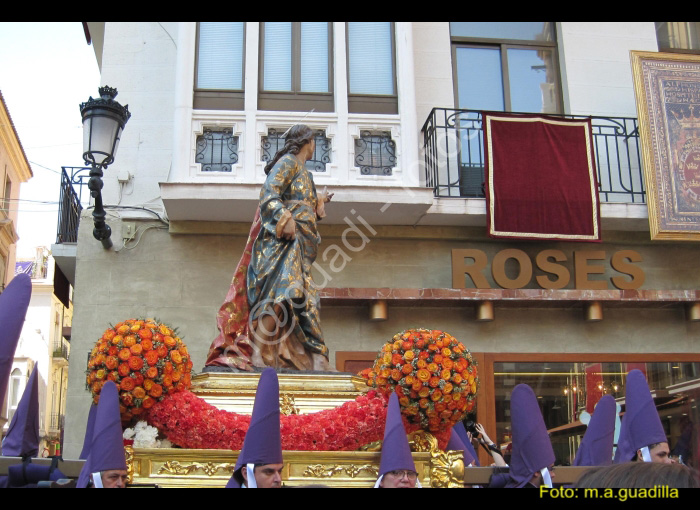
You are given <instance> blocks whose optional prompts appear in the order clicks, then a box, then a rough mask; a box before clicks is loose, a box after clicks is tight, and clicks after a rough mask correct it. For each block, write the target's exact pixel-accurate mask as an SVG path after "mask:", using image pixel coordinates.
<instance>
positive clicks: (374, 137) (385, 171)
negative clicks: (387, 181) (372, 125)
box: [355, 131, 396, 175]
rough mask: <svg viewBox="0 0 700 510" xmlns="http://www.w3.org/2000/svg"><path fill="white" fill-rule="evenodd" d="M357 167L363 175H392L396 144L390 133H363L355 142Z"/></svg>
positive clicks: (394, 164)
mask: <svg viewBox="0 0 700 510" xmlns="http://www.w3.org/2000/svg"><path fill="white" fill-rule="evenodd" d="M355 166H356V167H359V169H360V173H361V174H362V175H391V174H392V169H393V168H394V167H395V166H396V143H394V140H392V139H391V133H390V132H388V131H362V132H361V133H360V137H359V138H357V139H356V140H355Z"/></svg>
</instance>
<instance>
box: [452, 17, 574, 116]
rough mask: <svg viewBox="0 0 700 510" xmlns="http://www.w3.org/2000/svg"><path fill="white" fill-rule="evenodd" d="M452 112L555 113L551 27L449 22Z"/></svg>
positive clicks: (556, 90)
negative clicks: (452, 75)
mask: <svg viewBox="0 0 700 510" xmlns="http://www.w3.org/2000/svg"><path fill="white" fill-rule="evenodd" d="M450 34H451V38H452V62H453V67H454V76H455V103H456V105H457V108H460V109H470V110H492V111H511V112H532V113H560V111H561V93H560V86H559V70H558V65H557V55H556V37H555V30H554V26H553V24H552V23H550V22H451V23H450Z"/></svg>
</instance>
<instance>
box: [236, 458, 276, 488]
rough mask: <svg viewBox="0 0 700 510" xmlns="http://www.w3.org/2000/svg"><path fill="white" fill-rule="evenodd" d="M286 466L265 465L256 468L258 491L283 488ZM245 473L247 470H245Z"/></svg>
mask: <svg viewBox="0 0 700 510" xmlns="http://www.w3.org/2000/svg"><path fill="white" fill-rule="evenodd" d="M282 468H284V464H264V465H262V466H258V467H256V468H255V470H254V473H255V484H256V485H257V486H258V489H279V488H281V487H282ZM244 471H245V470H244Z"/></svg>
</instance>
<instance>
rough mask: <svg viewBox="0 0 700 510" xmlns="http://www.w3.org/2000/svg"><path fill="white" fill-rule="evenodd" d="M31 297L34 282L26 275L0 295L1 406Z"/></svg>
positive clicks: (13, 279)
mask: <svg viewBox="0 0 700 510" xmlns="http://www.w3.org/2000/svg"><path fill="white" fill-rule="evenodd" d="M31 297H32V280H31V278H29V276H27V275H26V274H18V275H16V276H15V277H14V278H12V281H11V282H10V283H9V284H8V285H7V287H6V288H5V290H4V291H3V293H2V294H0V404H1V403H2V402H4V401H5V394H6V393H7V383H8V381H9V379H10V371H11V370H12V361H13V360H14V357H15V350H16V349H17V342H19V337H20V334H21V333H22V326H23V325H24V318H25V317H26V315H27V308H28V307H29V300H30V298H31Z"/></svg>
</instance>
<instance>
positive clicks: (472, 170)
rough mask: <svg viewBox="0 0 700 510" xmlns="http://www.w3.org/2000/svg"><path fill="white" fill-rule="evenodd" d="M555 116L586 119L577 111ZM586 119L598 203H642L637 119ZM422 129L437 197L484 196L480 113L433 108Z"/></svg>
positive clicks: (429, 180)
mask: <svg viewBox="0 0 700 510" xmlns="http://www.w3.org/2000/svg"><path fill="white" fill-rule="evenodd" d="M553 116H554V115H553ZM557 117H562V118H567V119H581V118H588V117H585V116H580V115H557ZM590 118H591V120H592V127H593V145H594V149H595V156H596V167H597V170H598V188H599V192H600V200H601V202H622V203H644V202H645V190H644V181H643V177H642V162H641V153H640V146H639V143H640V142H639V129H638V127H637V119H636V118H631V117H614V118H611V117H590ZM422 131H423V142H424V149H425V184H426V186H427V187H429V188H433V190H434V192H435V196H436V197H474V198H483V197H484V196H485V195H484V132H483V127H482V122H481V112H480V111H473V110H455V109H448V108H433V109H432V111H431V112H430V115H429V116H428V119H427V120H426V121H425V124H424V125H423V129H422Z"/></svg>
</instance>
